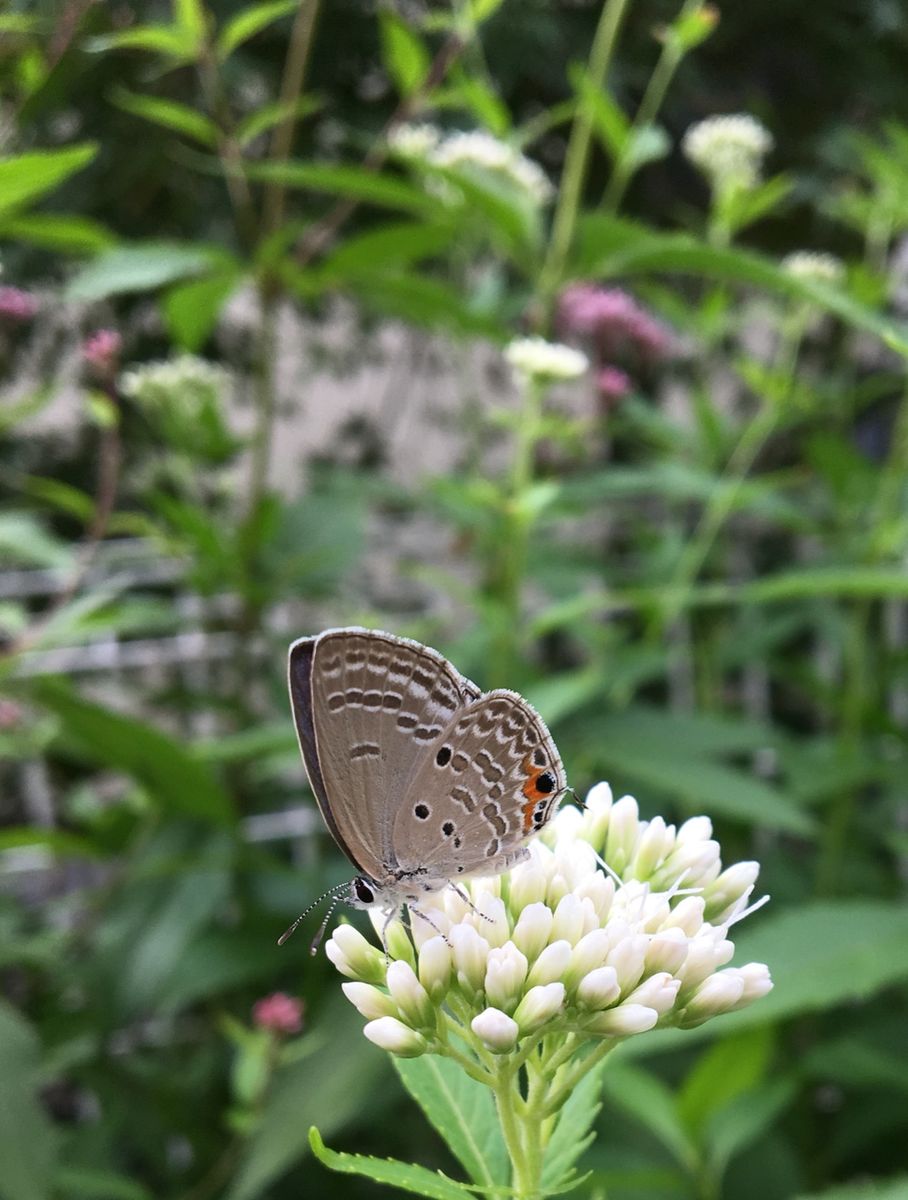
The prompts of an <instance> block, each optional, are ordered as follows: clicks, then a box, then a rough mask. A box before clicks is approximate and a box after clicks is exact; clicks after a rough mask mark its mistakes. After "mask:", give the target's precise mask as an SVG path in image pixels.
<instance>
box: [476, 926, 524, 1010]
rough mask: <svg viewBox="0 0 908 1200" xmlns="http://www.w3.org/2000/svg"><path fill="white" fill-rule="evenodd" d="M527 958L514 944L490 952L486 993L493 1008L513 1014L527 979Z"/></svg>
mask: <svg viewBox="0 0 908 1200" xmlns="http://www.w3.org/2000/svg"><path fill="white" fill-rule="evenodd" d="M528 966H529V964H528V963H527V960H526V956H525V955H523V954H521V953H520V951H519V950H518V949H517V947H516V946H515V945H514V943H513V942H505V944H504V945H503V946H501V947H500V948H498V949H495V950H490V951H489V957H488V961H487V963H486V977H485V992H486V996H487V997H488V1000H489V1003H490V1004H491V1005H492V1007H493V1008H500V1009H502V1011H504V1012H513V1011H514V1008H515V1006H516V1004H517V1001H518V1000H519V999H520V994H521V992H522V991H523V985H524V982H525V981H526V977H527V968H528Z"/></svg>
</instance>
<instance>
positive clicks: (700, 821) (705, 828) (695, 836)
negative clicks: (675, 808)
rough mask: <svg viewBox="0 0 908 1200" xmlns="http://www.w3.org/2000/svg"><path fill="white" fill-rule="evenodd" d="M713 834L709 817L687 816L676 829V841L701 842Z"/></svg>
mask: <svg viewBox="0 0 908 1200" xmlns="http://www.w3.org/2000/svg"><path fill="white" fill-rule="evenodd" d="M712 835H713V823H712V821H711V820H710V819H709V817H689V818H688V819H687V820H686V821H685V822H684V824H683V825H681V826H680V828H679V829H678V842H679V843H685V842H703V841H706V840H707V839H708V838H711V837H712Z"/></svg>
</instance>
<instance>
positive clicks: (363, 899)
mask: <svg viewBox="0 0 908 1200" xmlns="http://www.w3.org/2000/svg"><path fill="white" fill-rule="evenodd" d="M353 890H354V892H355V893H356V898H357V900H359V901H360V903H361V904H371V903H372V902H373V901H374V899H375V893H374V892H373V891H372V889H371V888H370V887H369V885H368V883H366V881H365V879H363V878H362V876H358V877H357V878H356V879H354V880H353Z"/></svg>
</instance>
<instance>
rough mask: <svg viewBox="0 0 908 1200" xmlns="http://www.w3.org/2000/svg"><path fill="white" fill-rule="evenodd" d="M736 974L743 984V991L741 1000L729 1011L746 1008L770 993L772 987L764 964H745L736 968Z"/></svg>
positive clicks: (767, 969) (767, 968)
mask: <svg viewBox="0 0 908 1200" xmlns="http://www.w3.org/2000/svg"><path fill="white" fill-rule="evenodd" d="M738 974H739V975H740V977H741V981H742V983H743V984H744V991H743V992H742V993H741V999H740V1000H738V1001H737V1003H736V1004H735V1005H734V1008H733V1009H732V1010H731V1011H733V1012H734V1011H735V1010H736V1009H739V1008H746V1007H747V1005H748V1004H752V1003H753V1002H754V1000H759V999H760V997H761V996H765V995H766V993H767V992H771V991H772V986H773V984H772V979H771V978H770V975H769V967H767V965H766V963H747V964H746V965H745V966H743V967H739V968H738Z"/></svg>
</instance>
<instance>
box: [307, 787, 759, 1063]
mask: <svg viewBox="0 0 908 1200" xmlns="http://www.w3.org/2000/svg"><path fill="white" fill-rule="evenodd" d="M711 833H712V827H711V824H710V822H709V820H708V819H707V818H706V817H695V818H693V819H692V820H689V821H686V822H685V823H684V824H683V825H681V826H680V828H677V829H676V828H675V827H674V826H672V825H667V824H666V823H665V821H663V820H662V819H661V818H660V817H656V818H654V819H653V820H652V821H641V820H640V819H639V815H638V810H637V803H636V801H635V800H634V799H633V798H632V797H630V796H626V797H624V799H622V800H619V801H618V803H616V804H613V803H612V795H611V791H610V790H609V788H608V786H607V785H605V784H599V785H597V787H595V788H593V790H592V791H591V793H590V795H589V796H588V798H587V807H586V810H585V811H584V812H583V813H581V812H580V811H579V810H577V809H575V808H565V809H562V811H561V812H560V813H559V814H558V815H557V816H556V818H555V819H554V820H553V821H552V823H551V825H550V826H549V827H548V829H547V830H546V831H545V832H544V833H543V834H541V835H540V836H539V837H537V838H536V839H535V840H534V841H533V843H532V845H531V847H530V859H529V860H528V861H527V862H525V863H522V864H521V865H519V866H518V867H516V868H514V870H512V871H510V872H509V873H507V874H505V875H500V876H497V877H494V878H483V879H472V880H467V881H465V882H464V886H463V887H460V886H458V887H456V888H455V887H453V886H452V887H448V888H445V889H444V890H443V891H441V892H438V893H435V894H433V895H431V896H428V897H427V898H426V900H425V902H424V904H423V905H422V906H421V908H420V909H419V911H411V914H410V920H411V933H408V931H407V930H406V929H405V927H404V925H403V924H402V923H401V921H400V920H399V919H395V920H393V921H392V922H391V923H390V925H388V927H387V930H386V932H385V938H386V942H387V946H388V954H389V957H387V958H386V956H385V954H384V953H383V952H382V951H381V950H379V949H378V948H377V947H376V946H374V945H372V944H371V943H370V942H368V941H367V940H366V938H364V937H363V936H362V934H360V933H359V932H358V931H357V930H356V929H354V928H353V927H352V926H351V925H340V926H339V927H338V928H337V929H336V930H335V932H334V934H333V936H332V937H331V939H330V941H329V942H328V945H327V953H328V957H329V958H330V959H331V961H332V962H333V963H334V965H335V966H336V967H337V969H338V970H339V971H340V973H341V974H342V975H345V976H346V977H347V979H348V980H349V981H350V982H347V983H345V984H344V985H343V990H344V993H345V994H346V996H347V998H348V999H349V1000H350V1001H351V1003H352V1004H354V1005H355V1007H356V1008H357V1009H358V1010H359V1012H360V1013H361V1014H362V1015H363V1016H364V1017H365V1018H366V1019H367V1021H368V1024H367V1025H366V1027H365V1034H366V1037H368V1038H369V1039H370V1040H371V1041H373V1042H375V1043H376V1044H377V1045H379V1046H382V1047H383V1048H384V1049H386V1050H390V1051H391V1052H392V1053H394V1054H398V1055H402V1056H409V1057H413V1056H416V1055H419V1054H423V1053H426V1052H431V1053H439V1054H449V1055H451V1056H452V1057H456V1053H457V1052H456V1050H454V1049H452V1047H451V1043H450V1041H449V1039H448V1035H449V1032H452V1031H453V1032H454V1033H456V1035H457V1037H458V1038H460V1039H461V1040H465V1041H466V1043H467V1045H473V1046H475V1047H477V1049H478V1050H479V1052H480V1053H482V1052H486V1051H491V1052H492V1053H494V1054H508V1053H511V1052H515V1053H518V1054H524V1053H526V1052H527V1047H528V1045H532V1044H533V1043H535V1041H536V1040H537V1039H539V1038H541V1037H542V1036H543V1035H549V1034H552V1033H561V1034H569V1033H570V1034H574V1035H575V1037H576V1040H578V1041H580V1042H582V1041H585V1040H590V1039H593V1040H597V1041H601V1040H602V1039H608V1040H611V1041H615V1040H617V1039H621V1038H626V1037H630V1036H631V1035H633V1034H638V1033H643V1032H644V1031H646V1030H649V1029H652V1028H654V1027H655V1026H657V1025H660V1026H678V1027H681V1028H691V1027H693V1026H695V1025H699V1024H701V1023H702V1022H704V1021H706V1020H708V1019H709V1018H710V1017H713V1016H716V1015H717V1014H719V1013H725V1012H732V1011H734V1010H735V1009H739V1008H743V1007H745V1006H746V1005H748V1004H750V1003H752V1002H753V1001H754V1000H756V999H758V998H759V997H760V996H763V995H765V994H766V993H767V992H768V991H769V990H770V988H771V987H772V983H771V980H770V977H769V971H768V968H767V967H766V966H765V965H764V964H763V963H749V964H747V965H746V966H743V967H726V966H725V964H726V963H728V961H729V960H730V959H731V957H732V954H733V953H734V945H733V943H732V942H731V941H730V940H729V937H728V932H729V928H730V926H731V925H732V924H733V923H734V922H735V921H736V920H738V919H740V917H741V916H742V915H745V912H746V911H748V907H747V906H748V901H749V897H750V894H751V892H752V891H753V887H754V883H755V881H756V878H757V874H758V870H759V868H758V865H757V864H756V863H753V862H745V863H738V864H737V865H735V866H732V867H729V868H727V869H726V870H723V869H722V865H721V861H720V850H719V845H718V843H717V842H715V841H714V840H713V839H712V837H711ZM600 856H601V857H602V858H604V860H605V861H606V862H607V863H608V864H609V867H610V868H611V870H613V871H614V872H615V873H616V875H617V876H618V877H619V882H617V883H616V881H615V878H613V877H612V876H611V875H610V874H607V873H606V872H605V871H604V870H603V869H602V868H601V866H600ZM370 915H372V917H373V923H374V924H375V927H376V929H377V930H379V931H381V930H382V929H383V927H384V925H385V922H386V918H385V916H384V914H382V913H380V912H378V911H376V910H373V911H372V913H371V914H370ZM411 936H412V940H411ZM722 968H724V969H722ZM548 1044H551V1043H550V1042H549V1043H548Z"/></svg>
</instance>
